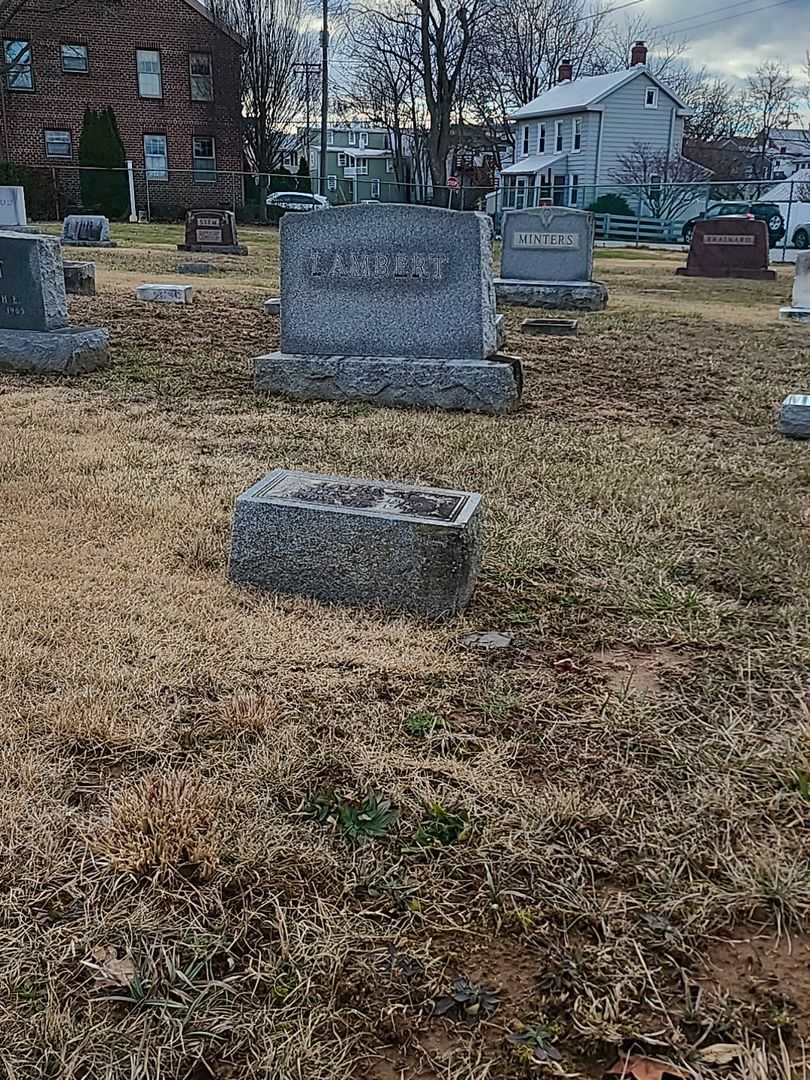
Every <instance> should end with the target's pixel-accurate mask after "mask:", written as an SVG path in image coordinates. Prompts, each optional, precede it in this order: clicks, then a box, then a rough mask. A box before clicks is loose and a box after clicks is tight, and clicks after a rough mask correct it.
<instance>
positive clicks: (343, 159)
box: [338, 154, 349, 169]
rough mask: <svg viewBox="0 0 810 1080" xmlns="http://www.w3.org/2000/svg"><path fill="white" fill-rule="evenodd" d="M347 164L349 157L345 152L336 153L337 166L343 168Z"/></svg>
mask: <svg viewBox="0 0 810 1080" xmlns="http://www.w3.org/2000/svg"><path fill="white" fill-rule="evenodd" d="M348 164H349V159H348V157H347V156H346V154H338V168H339V169H345V168H346V166H347V165H348Z"/></svg>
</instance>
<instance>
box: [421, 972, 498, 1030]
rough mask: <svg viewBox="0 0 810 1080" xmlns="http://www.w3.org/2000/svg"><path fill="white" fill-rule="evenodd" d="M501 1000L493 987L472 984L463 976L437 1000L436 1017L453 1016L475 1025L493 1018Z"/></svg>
mask: <svg viewBox="0 0 810 1080" xmlns="http://www.w3.org/2000/svg"><path fill="white" fill-rule="evenodd" d="M500 1000H501V999H500V994H499V993H498V991H497V990H494V989H493V988H492V987H491V986H485V985H484V984H483V983H474V982H471V981H470V980H469V979H468V978H467V977H466V975H462V976H461V977H460V978H458V979H456V980H455V982H454V983H453V985H452V986H451V987H450V989H449V991H448V992H447V993H446V994H442V995H441V996H440V997H438V998H436V1002H435V1004H434V1006H433V1012H434V1013H435V1014H436V1016H452V1017H455V1018H456V1019H457V1020H466V1021H468V1022H469V1023H473V1024H474V1023H477V1022H478V1021H479V1020H483V1019H484V1018H485V1017H487V1016H492V1014H493V1013H494V1012H495V1010H496V1009H497V1008H498V1005H499V1004H500Z"/></svg>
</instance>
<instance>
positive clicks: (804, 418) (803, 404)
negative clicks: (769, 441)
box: [776, 394, 810, 439]
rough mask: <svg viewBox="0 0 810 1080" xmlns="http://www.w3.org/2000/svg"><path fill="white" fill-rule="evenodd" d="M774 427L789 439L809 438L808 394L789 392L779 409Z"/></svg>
mask: <svg viewBox="0 0 810 1080" xmlns="http://www.w3.org/2000/svg"><path fill="white" fill-rule="evenodd" d="M776 427H777V431H779V432H780V433H781V434H782V435H787V436H788V438H790V439H810V394H789V395H788V397H786V398H785V400H784V401H783V402H782V405H781V407H780V409H779V420H778V421H777V425H776Z"/></svg>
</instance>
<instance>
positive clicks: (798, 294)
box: [779, 251, 810, 323]
mask: <svg viewBox="0 0 810 1080" xmlns="http://www.w3.org/2000/svg"><path fill="white" fill-rule="evenodd" d="M779 318H780V319H789V320H792V321H794V322H806V323H810V251H801V252H799V254H798V255H797V256H796V271H795V275H794V278H793V303H792V304H790V305H789V306H788V307H783V308H780V309H779Z"/></svg>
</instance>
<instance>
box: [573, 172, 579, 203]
mask: <svg viewBox="0 0 810 1080" xmlns="http://www.w3.org/2000/svg"><path fill="white" fill-rule="evenodd" d="M578 203H579V177H578V176H577V174H576V173H572V174H571V205H572V206H577V205H578Z"/></svg>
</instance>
